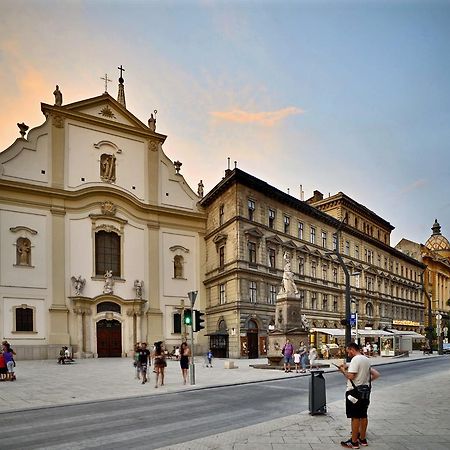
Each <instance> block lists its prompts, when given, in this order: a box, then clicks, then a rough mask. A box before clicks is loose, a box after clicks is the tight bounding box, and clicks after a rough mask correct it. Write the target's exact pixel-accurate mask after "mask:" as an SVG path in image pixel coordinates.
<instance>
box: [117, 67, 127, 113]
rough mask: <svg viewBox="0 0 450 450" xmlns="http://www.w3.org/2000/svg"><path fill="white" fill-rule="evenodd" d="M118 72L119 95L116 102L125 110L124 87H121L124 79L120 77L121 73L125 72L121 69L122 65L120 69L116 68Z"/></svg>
mask: <svg viewBox="0 0 450 450" xmlns="http://www.w3.org/2000/svg"><path fill="white" fill-rule="evenodd" d="M118 69H119V70H120V77H119V93H118V94H117V101H118V102H119V103H120V104H121V105H122V106H123V107H124V108H126V107H127V105H126V103H125V87H124V85H123V82H124V79H123V77H122V72H125V69H124V68H123V67H122V64H121V65H120V67H118Z"/></svg>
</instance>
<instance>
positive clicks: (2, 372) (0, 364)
mask: <svg viewBox="0 0 450 450" xmlns="http://www.w3.org/2000/svg"><path fill="white" fill-rule="evenodd" d="M7 374H8V368H7V367H6V361H5V357H4V356H3V353H2V352H0V381H6V377H7Z"/></svg>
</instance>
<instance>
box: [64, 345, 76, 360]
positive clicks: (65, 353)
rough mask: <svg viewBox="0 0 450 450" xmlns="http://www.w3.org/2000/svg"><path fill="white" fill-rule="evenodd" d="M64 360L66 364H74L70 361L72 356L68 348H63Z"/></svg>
mask: <svg viewBox="0 0 450 450" xmlns="http://www.w3.org/2000/svg"><path fill="white" fill-rule="evenodd" d="M64 360H65V361H66V362H75V361H74V360H73V359H72V355H71V354H70V351H69V348H68V347H64Z"/></svg>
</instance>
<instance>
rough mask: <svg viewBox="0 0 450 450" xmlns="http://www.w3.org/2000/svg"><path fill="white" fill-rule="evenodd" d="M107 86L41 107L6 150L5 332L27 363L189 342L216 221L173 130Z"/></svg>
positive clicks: (0, 161) (1, 290) (1, 300)
mask: <svg viewBox="0 0 450 450" xmlns="http://www.w3.org/2000/svg"><path fill="white" fill-rule="evenodd" d="M119 83H120V84H119V95H118V100H115V99H114V98H112V97H111V96H110V95H109V94H108V93H106V92H105V93H104V94H103V95H100V96H97V97H93V98H89V99H85V100H81V101H78V102H75V103H70V104H67V105H63V102H62V93H61V91H60V90H59V88H58V87H57V89H56V90H55V92H54V95H55V104H54V105H50V104H46V103H42V104H41V110H42V113H43V114H44V116H45V122H44V123H43V124H42V125H41V126H39V127H37V128H34V129H32V130H30V132H29V133H28V136H27V137H25V134H26V132H27V130H28V126H27V125H25V124H23V123H22V124H18V125H19V129H20V133H21V137H20V138H18V139H17V140H16V141H15V142H14V143H13V144H12V145H11V146H10V147H9V148H7V149H6V150H4V151H3V152H2V153H0V226H1V228H0V247H1V252H0V253H1V264H0V270H1V272H0V334H1V335H2V337H3V339H7V340H8V341H9V342H10V343H11V344H12V345H13V347H14V349H15V350H16V352H17V354H18V358H21V359H39V358H47V357H49V358H53V357H56V355H57V354H58V352H59V348H60V347H61V346H63V345H67V346H71V348H72V350H73V352H74V353H75V354H76V355H77V356H81V357H82V356H125V355H127V354H129V353H130V352H131V351H132V350H133V347H134V343H135V342H137V341H148V342H153V341H154V340H164V341H165V342H166V344H167V345H168V347H169V348H170V344H173V345H175V344H176V345H179V343H180V341H181V337H182V335H181V331H182V330H181V315H180V311H179V309H177V306H179V305H180V300H181V299H185V298H186V297H187V292H189V291H192V290H199V300H198V303H199V306H201V302H202V298H204V295H203V287H202V286H203V283H202V274H201V272H200V267H201V264H200V261H201V255H202V254H203V253H204V229H205V221H206V216H205V214H204V212H203V211H202V210H201V208H199V207H198V205H197V203H198V200H199V197H198V196H197V195H196V194H195V193H194V192H193V191H192V190H191V188H190V187H189V186H188V185H187V183H186V182H185V180H184V178H183V176H182V175H181V174H180V167H181V163H180V162H178V161H176V162H175V163H173V162H172V161H170V160H169V158H168V157H167V156H166V155H165V153H164V151H163V144H164V141H165V139H166V136H165V135H163V134H160V133H158V132H156V121H155V118H154V117H153V115H152V117H151V119H150V120H149V125H148V126H147V125H145V124H144V123H142V122H141V121H140V120H139V119H138V118H136V117H135V116H134V115H133V114H132V113H131V112H130V111H128V110H127V108H126V106H125V90H124V85H123V78H120V79H119Z"/></svg>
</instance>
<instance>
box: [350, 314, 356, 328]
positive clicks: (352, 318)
mask: <svg viewBox="0 0 450 450" xmlns="http://www.w3.org/2000/svg"><path fill="white" fill-rule="evenodd" d="M350 326H351V327H354V326H356V313H350Z"/></svg>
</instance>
